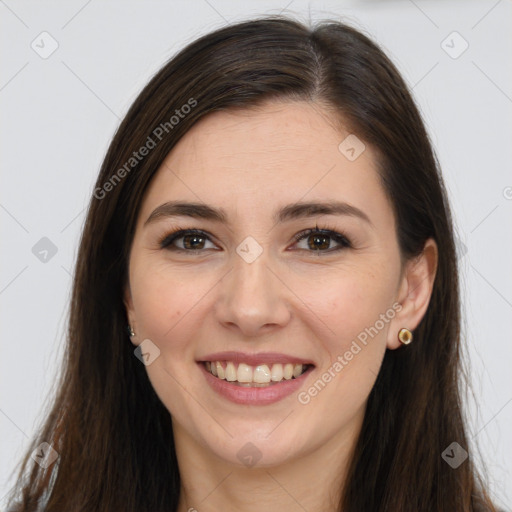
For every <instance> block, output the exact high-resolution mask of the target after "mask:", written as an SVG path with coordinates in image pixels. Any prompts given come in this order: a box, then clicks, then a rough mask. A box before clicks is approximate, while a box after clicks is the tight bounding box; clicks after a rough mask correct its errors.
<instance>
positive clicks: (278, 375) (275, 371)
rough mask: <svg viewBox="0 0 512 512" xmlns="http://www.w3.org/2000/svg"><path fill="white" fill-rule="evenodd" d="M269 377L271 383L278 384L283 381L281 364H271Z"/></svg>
mask: <svg viewBox="0 0 512 512" xmlns="http://www.w3.org/2000/svg"><path fill="white" fill-rule="evenodd" d="M271 377H272V381H273V382H279V381H280V380H283V365H282V364H273V365H272V372H271Z"/></svg>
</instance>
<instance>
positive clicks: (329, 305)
mask: <svg viewBox="0 0 512 512" xmlns="http://www.w3.org/2000/svg"><path fill="white" fill-rule="evenodd" d="M314 282H315V286H312V282H311V280H310V279H302V280H301V284H300V287H298V289H297V292H298V295H299V296H300V297H301V299H302V300H303V302H304V304H306V305H307V307H308V309H310V310H311V311H312V312H313V313H314V316H313V317H312V318H314V319H315V320H314V321H315V323H316V325H317V330H318V331H319V333H322V334H323V336H322V339H323V340H324V341H325V343H328V344H329V347H326V348H327V349H328V351H329V353H330V354H331V356H334V355H335V354H334V352H336V355H337V354H338V353H339V351H340V350H345V348H346V346H347V344H348V345H350V343H351V342H352V340H354V339H357V338H358V336H359V337H360V338H361V339H364V337H365V336H364V333H367V332H368V330H371V333H372V336H371V338H372V339H373V338H380V339H384V338H385V335H386V332H387V326H388V323H389V320H390V319H391V318H392V316H391V315H390V314H389V312H390V309H391V313H394V311H393V310H392V308H391V306H392V303H393V297H394V295H393V290H394V281H393V276H392V273H391V272H389V271H388V272H377V271H375V272H367V271H363V270H358V269H355V268H352V269H350V270H349V271H340V272H332V273H331V274H330V276H329V279H328V280H322V281H318V280H316V281H314ZM381 315H384V316H385V317H386V318H385V319H384V321H382V320H381V319H382V316H381ZM388 317H389V318H388ZM376 323H377V331H378V333H375V330H374V329H373V327H374V326H375V324H376ZM360 335H361V336H360Z"/></svg>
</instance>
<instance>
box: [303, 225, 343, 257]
mask: <svg viewBox="0 0 512 512" xmlns="http://www.w3.org/2000/svg"><path fill="white" fill-rule="evenodd" d="M295 239H296V240H297V242H301V241H302V240H306V245H307V247H306V249H305V250H307V251H310V252H319V253H320V252H335V251H339V250H341V249H344V248H347V247H352V245H351V243H350V241H349V240H348V239H347V238H346V237H345V236H344V235H342V234H341V233H338V232H336V231H331V230H322V229H308V230H306V231H302V232H301V233H298V234H297V235H295ZM333 241H334V243H336V244H338V247H335V248H331V244H332V242H333Z"/></svg>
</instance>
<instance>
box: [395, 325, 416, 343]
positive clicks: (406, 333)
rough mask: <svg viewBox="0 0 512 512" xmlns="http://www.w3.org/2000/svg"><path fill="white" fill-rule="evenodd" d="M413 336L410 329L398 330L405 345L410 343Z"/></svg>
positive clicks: (399, 337)
mask: <svg viewBox="0 0 512 512" xmlns="http://www.w3.org/2000/svg"><path fill="white" fill-rule="evenodd" d="M412 338H413V336H412V332H411V331H410V330H409V329H405V328H403V329H400V330H399V331H398V339H399V340H400V343H402V344H403V345H409V343H411V341H412Z"/></svg>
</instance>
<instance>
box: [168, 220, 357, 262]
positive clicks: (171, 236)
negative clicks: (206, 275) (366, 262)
mask: <svg viewBox="0 0 512 512" xmlns="http://www.w3.org/2000/svg"><path fill="white" fill-rule="evenodd" d="M187 235H197V236H200V237H202V238H206V239H208V240H209V241H210V242H211V241H212V240H211V239H210V237H209V235H208V234H207V233H206V232H204V231H201V230H200V229H186V228H180V227H177V228H176V229H175V230H174V231H172V232H170V233H167V234H166V235H164V236H163V237H162V238H161V239H160V240H159V242H158V244H159V246H160V248H161V249H167V250H169V251H174V252H189V253H197V252H202V251H204V250H205V249H196V250H194V249H181V248H178V247H173V246H171V244H172V243H173V242H175V241H176V240H179V239H180V238H183V237H185V236H187ZM311 235H323V236H325V237H328V238H331V239H332V240H334V241H335V242H337V243H338V244H339V246H338V247H337V248H335V249H328V250H325V251H323V250H311V251H307V250H306V249H302V250H306V251H307V252H311V253H317V254H318V255H320V254H322V253H324V254H325V253H328V254H330V253H333V252H338V251H341V250H342V249H348V248H352V247H353V246H352V243H351V242H350V240H349V239H348V238H347V237H346V236H345V235H344V234H343V233H339V232H338V231H335V230H334V229H332V228H330V227H328V226H325V225H324V226H323V227H322V228H319V227H318V225H315V228H310V229H305V230H304V231H301V232H300V233H297V234H296V235H294V237H293V238H294V239H295V240H296V242H300V241H301V240H304V239H305V238H308V237H309V236H311Z"/></svg>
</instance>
